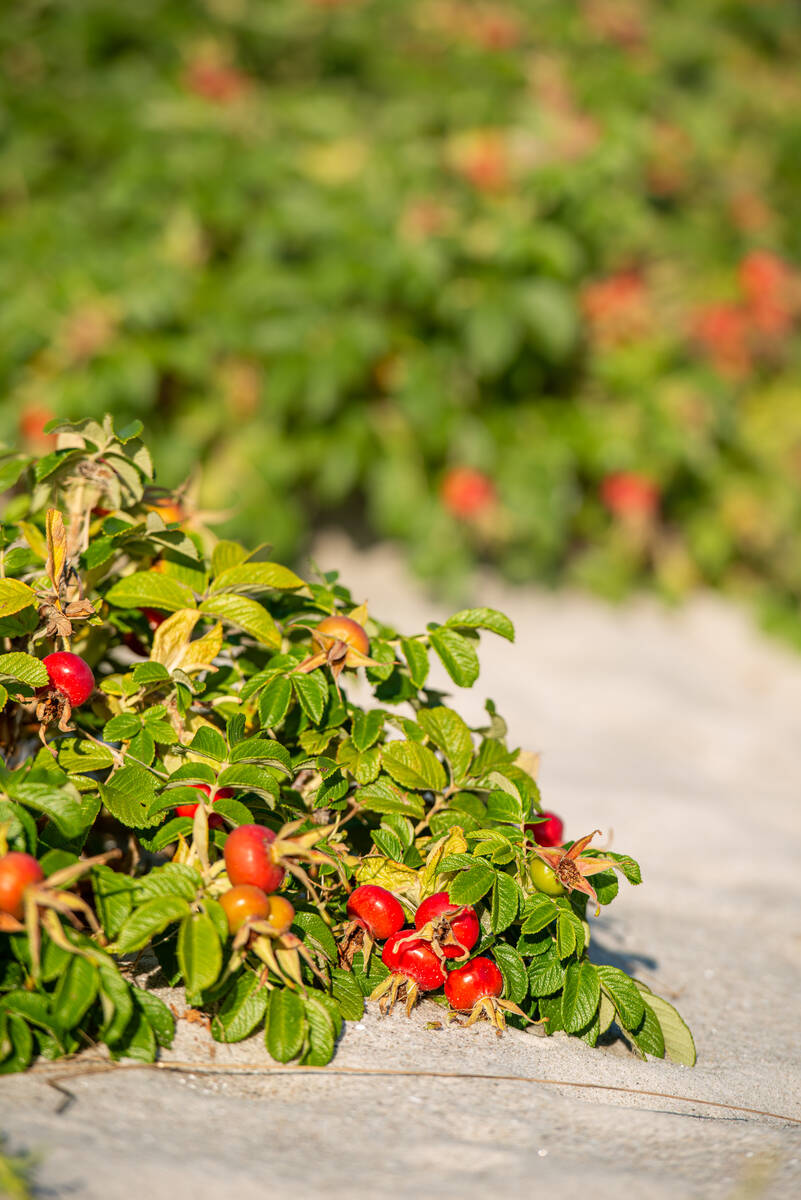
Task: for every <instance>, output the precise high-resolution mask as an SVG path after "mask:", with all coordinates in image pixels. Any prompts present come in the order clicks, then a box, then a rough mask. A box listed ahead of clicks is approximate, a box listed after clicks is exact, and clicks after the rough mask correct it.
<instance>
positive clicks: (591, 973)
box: [562, 959, 601, 1033]
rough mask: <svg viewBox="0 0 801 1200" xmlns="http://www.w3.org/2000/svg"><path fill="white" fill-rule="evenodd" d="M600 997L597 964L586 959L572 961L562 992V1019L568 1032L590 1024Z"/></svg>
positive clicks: (575, 1031) (566, 973) (574, 1031)
mask: <svg viewBox="0 0 801 1200" xmlns="http://www.w3.org/2000/svg"><path fill="white" fill-rule="evenodd" d="M600 998H601V985H600V981H599V979H598V972H597V970H596V968H595V966H594V965H593V964H592V963H591V962H588V961H587V960H586V959H585V960H584V962H579V963H570V965H569V966H568V968H567V970H566V972H565V987H564V991H563V992H562V1021H563V1022H564V1027H565V1029H566V1030H567V1031H568V1033H577V1032H578V1030H579V1029H583V1028H584V1027H585V1025H589V1024H590V1022H591V1021H592V1019H593V1017H594V1016H595V1013H596V1011H597V1009H598V1002H599V1000H600Z"/></svg>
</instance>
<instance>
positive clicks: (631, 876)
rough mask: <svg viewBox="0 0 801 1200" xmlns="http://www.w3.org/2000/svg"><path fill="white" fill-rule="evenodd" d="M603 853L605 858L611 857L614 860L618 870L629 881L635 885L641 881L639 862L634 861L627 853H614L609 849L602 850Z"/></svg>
mask: <svg viewBox="0 0 801 1200" xmlns="http://www.w3.org/2000/svg"><path fill="white" fill-rule="evenodd" d="M604 855H605V857H607V858H613V859H614V860H615V862H616V863H617V865H618V867H619V868H620V870H621V871H622V872H623V874H624V875H625V876H626V879H628V881H629V883H633V884H635V885H636V884H638V883H642V873H641V871H640V864H639V863H637V862H635V861H634V859H633V858H630V857H629V855H628V854H615V853H613V852H612V851H611V850H609V851H604Z"/></svg>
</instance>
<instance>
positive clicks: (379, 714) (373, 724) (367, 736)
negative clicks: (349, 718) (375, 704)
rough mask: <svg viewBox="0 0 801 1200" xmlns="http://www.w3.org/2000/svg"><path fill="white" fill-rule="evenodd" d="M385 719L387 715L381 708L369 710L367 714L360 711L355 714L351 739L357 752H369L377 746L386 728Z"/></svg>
mask: <svg viewBox="0 0 801 1200" xmlns="http://www.w3.org/2000/svg"><path fill="white" fill-rule="evenodd" d="M384 717H385V713H384V712H383V710H382V709H380V708H372V709H368V710H367V712H362V711H361V710H359V711H357V712H355V713H354V714H353V724H352V727H351V737H352V738H353V744H354V746H355V747H356V749H357V750H359V751H362V750H369V749H370V747H371V746H373V745H375V743H376V742H377V741H378V739H379V737H380V736H381V730H382V729H383V728H384Z"/></svg>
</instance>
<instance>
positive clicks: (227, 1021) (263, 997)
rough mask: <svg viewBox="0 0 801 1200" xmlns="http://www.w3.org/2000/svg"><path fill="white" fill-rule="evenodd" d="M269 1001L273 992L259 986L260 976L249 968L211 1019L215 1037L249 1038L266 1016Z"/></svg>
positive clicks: (218, 1038)
mask: <svg viewBox="0 0 801 1200" xmlns="http://www.w3.org/2000/svg"><path fill="white" fill-rule="evenodd" d="M269 1000H270V993H269V991H268V990H267V988H266V987H260V986H259V979H258V976H257V975H254V974H252V973H251V972H250V971H245V972H243V973H242V974H240V975H238V976H237V978H236V981H235V983H234V986H233V987H232V988H231V989H230V991H228V992H226V994H225V999H224V1000H223V1002H222V1004H221V1006H220V1010H219V1012H218V1013H217V1015H216V1016H215V1017H214V1020H213V1021H212V1025H211V1032H212V1036H213V1037H214V1038H215V1039H216V1041H218V1042H241V1041H243V1040H244V1039H245V1038H246V1037H250V1035H251V1033H253V1030H254V1029H255V1028H256V1026H257V1025H259V1024H260V1023H261V1021H262V1020H263V1019H264V1014H265V1013H266V1011H267V1005H268V1003H269Z"/></svg>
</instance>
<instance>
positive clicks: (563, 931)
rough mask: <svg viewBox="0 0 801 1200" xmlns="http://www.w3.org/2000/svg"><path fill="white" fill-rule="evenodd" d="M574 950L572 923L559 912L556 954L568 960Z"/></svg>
mask: <svg viewBox="0 0 801 1200" xmlns="http://www.w3.org/2000/svg"><path fill="white" fill-rule="evenodd" d="M575 948H576V931H575V929H574V927H573V922H572V921H571V920H570V918H569V916H568V915H567V913H566V912H560V913H559V916H558V917H557V918H556V953H557V954H558V955H559V957H560V958H561V959H565V958H569V957H570V955H571V954H572V953H573V951H574V950H575ZM565 1028H567V1026H565Z"/></svg>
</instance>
